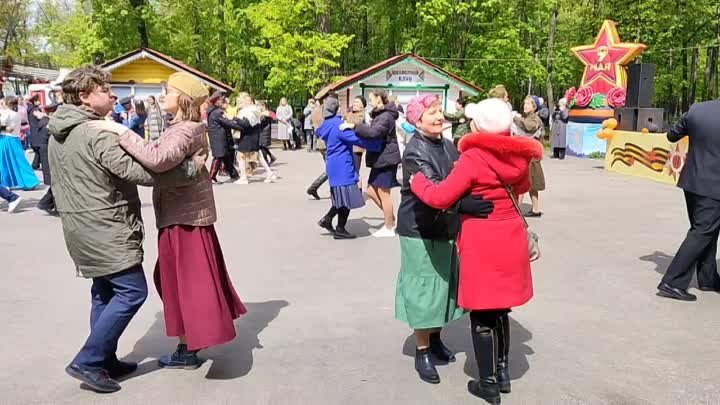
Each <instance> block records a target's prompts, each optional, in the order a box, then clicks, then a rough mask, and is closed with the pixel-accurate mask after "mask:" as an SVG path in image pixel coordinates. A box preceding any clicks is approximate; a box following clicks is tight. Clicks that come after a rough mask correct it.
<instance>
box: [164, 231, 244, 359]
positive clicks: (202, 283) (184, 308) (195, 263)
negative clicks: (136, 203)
mask: <svg viewBox="0 0 720 405" xmlns="http://www.w3.org/2000/svg"><path fill="white" fill-rule="evenodd" d="M154 279H155V286H156V288H157V290H158V293H159V294H160V297H161V298H162V301H163V307H164V309H165V329H166V332H167V335H168V336H186V337H187V345H188V349H190V350H200V349H205V348H208V347H210V346H215V345H219V344H222V343H226V342H229V341H231V340H233V339H234V338H235V325H234V324H233V321H234V320H235V319H237V318H239V317H240V315H242V314H244V313H246V312H247V310H246V309H245V306H244V305H243V304H242V302H240V298H238V295H237V293H236V292H235V289H234V288H233V285H232V282H231V281H230V276H229V275H228V272H227V268H226V267H225V259H223V254H222V249H220V242H219V241H218V238H217V234H216V233H215V227H214V226H212V225H210V226H186V225H172V226H169V227H166V228H162V229H160V232H159V235H158V261H157V265H156V266H155V274H154Z"/></svg>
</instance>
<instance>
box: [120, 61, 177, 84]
mask: <svg viewBox="0 0 720 405" xmlns="http://www.w3.org/2000/svg"><path fill="white" fill-rule="evenodd" d="M175 72H176V71H175V70H173V69H170V68H169V67H167V66H165V65H161V64H160V63H157V62H155V61H154V60H152V59H138V60H136V61H134V62H131V63H128V64H127V65H124V66H120V67H119V68H117V69H115V70H113V71H112V72H111V73H112V79H111V80H112V82H114V83H126V82H129V81H130V80H134V81H135V83H137V84H142V83H147V84H159V83H160V82H165V81H167V79H168V77H170V75H171V74H173V73H175Z"/></svg>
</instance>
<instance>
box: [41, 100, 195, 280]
mask: <svg viewBox="0 0 720 405" xmlns="http://www.w3.org/2000/svg"><path fill="white" fill-rule="evenodd" d="M100 119H103V118H102V117H99V116H98V115H97V114H96V113H95V112H93V111H91V110H88V109H85V108H84V107H79V106H74V105H68V104H64V105H62V106H60V107H59V108H58V110H57V112H55V114H54V115H53V116H52V118H51V119H50V123H49V125H48V127H49V130H50V134H51V135H52V138H51V139H50V145H49V148H50V150H49V158H50V171H51V172H52V179H53V185H52V189H53V195H54V197H55V202H56V205H57V208H58V212H59V213H60V219H61V222H62V228H63V234H64V236H65V244H66V245H67V249H68V252H69V253H70V257H71V258H72V259H73V261H74V262H75V267H76V270H77V272H78V273H79V274H82V276H84V277H86V278H93V277H102V276H107V275H109V274H113V273H117V272H120V271H123V270H127V269H129V268H131V267H133V266H135V265H138V264H141V263H142V261H143V247H142V243H143V239H144V229H143V221H142V216H141V214H140V198H139V197H138V189H137V185H143V186H152V185H153V184H155V182H156V181H160V182H162V183H163V184H165V183H176V184H183V183H185V182H187V181H189V180H190V179H193V178H194V177H196V176H197V174H198V173H199V170H198V169H197V168H196V166H195V165H194V164H193V162H192V161H190V160H186V161H185V162H183V164H181V165H180V166H178V168H176V169H175V170H171V171H170V172H168V173H165V174H161V175H156V174H153V173H151V172H149V171H147V170H146V169H145V168H143V167H142V166H141V165H140V164H139V163H138V162H137V161H135V160H134V159H133V158H132V157H130V155H128V154H127V153H126V152H125V151H124V150H123V149H122V148H121V147H120V144H119V141H118V135H116V134H114V133H112V132H108V131H105V130H100V129H93V128H90V127H89V126H88V125H87V123H89V122H90V121H92V120H100Z"/></svg>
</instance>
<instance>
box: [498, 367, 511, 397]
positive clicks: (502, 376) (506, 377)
mask: <svg viewBox="0 0 720 405" xmlns="http://www.w3.org/2000/svg"><path fill="white" fill-rule="evenodd" d="M497 383H498V388H499V389H500V392H501V393H503V394H509V393H510V392H511V391H512V387H511V384H510V370H508V363H507V362H506V361H498V364H497Z"/></svg>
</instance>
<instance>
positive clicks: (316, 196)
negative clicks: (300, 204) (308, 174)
mask: <svg viewBox="0 0 720 405" xmlns="http://www.w3.org/2000/svg"><path fill="white" fill-rule="evenodd" d="M307 194H308V195H309V196H310V197H312V198H314V199H316V200H319V199H320V196H319V195H318V193H317V190H308V191H307Z"/></svg>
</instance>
